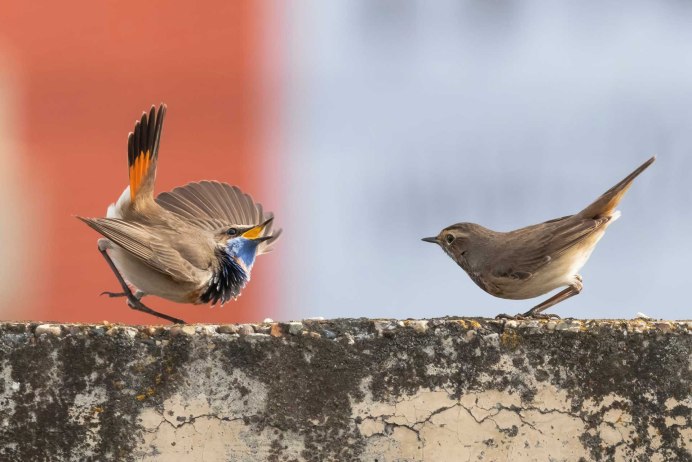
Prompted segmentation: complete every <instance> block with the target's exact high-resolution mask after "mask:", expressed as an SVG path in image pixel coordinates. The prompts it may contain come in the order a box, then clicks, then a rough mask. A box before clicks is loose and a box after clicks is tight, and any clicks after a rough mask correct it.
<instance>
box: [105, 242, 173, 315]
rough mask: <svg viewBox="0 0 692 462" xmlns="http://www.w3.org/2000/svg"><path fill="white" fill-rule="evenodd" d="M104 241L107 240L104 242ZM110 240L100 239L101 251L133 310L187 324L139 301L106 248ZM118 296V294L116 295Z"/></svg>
mask: <svg viewBox="0 0 692 462" xmlns="http://www.w3.org/2000/svg"><path fill="white" fill-rule="evenodd" d="M102 241H106V242H104V243H102ZM109 244H110V243H109V242H108V241H107V240H105V239H99V252H101V255H103V258H105V259H106V263H108V266H109V267H110V268H111V270H112V271H113V274H115V277H116V278H117V279H118V282H119V283H120V286H121V287H122V288H123V293H124V294H125V295H124V296H125V297H127V305H128V306H129V307H130V308H132V309H133V310H137V311H141V312H143V313H148V314H150V315H152V316H156V317H159V318H162V319H165V320H166V321H170V322H172V323H174V324H185V321H183V320H182V319H178V318H174V317H173V316H168V315H167V314H163V313H159V312H158V311H154V310H152V309H151V308H149V307H148V306H146V305H145V304H144V303H142V302H141V301H139V298H137V297H136V296H135V295H134V294H133V293H132V291H131V290H130V288H129V287H128V286H127V283H126V282H125V280H124V279H123V277H122V275H121V274H120V271H118V268H116V267H115V263H113V260H111V257H110V255H108V252H107V251H106V249H107V248H108V247H109ZM116 296H117V295H116Z"/></svg>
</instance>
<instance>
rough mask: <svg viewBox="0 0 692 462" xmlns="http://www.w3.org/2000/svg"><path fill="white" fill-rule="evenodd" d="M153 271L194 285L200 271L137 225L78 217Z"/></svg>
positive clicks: (114, 219)
mask: <svg viewBox="0 0 692 462" xmlns="http://www.w3.org/2000/svg"><path fill="white" fill-rule="evenodd" d="M77 218H79V219H80V220H82V221H83V222H84V223H86V224H87V225H89V226H90V227H91V228H93V229H95V230H96V231H98V232H99V233H101V234H102V235H103V236H105V237H107V238H108V239H110V240H111V241H113V242H115V243H116V244H117V245H118V246H120V247H122V248H123V249H125V250H126V251H127V252H129V253H130V254H132V255H133V256H135V257H136V258H138V259H140V260H141V261H142V262H143V263H145V264H147V265H149V266H150V267H152V268H153V269H155V270H157V271H159V272H161V273H163V274H168V275H170V276H171V277H173V278H174V279H175V280H177V281H179V282H196V281H197V279H198V278H196V277H195V276H196V273H197V272H199V271H200V269H199V268H195V267H193V265H192V264H191V263H190V262H189V261H188V260H186V259H184V258H183V257H182V256H181V255H180V253H179V252H178V251H177V250H176V249H175V248H173V247H171V246H169V245H166V244H165V243H164V242H163V241H162V240H161V239H160V238H159V237H157V235H156V234H154V233H152V232H151V231H150V230H149V229H147V228H146V227H145V226H143V225H141V224H138V223H129V222H127V221H124V220H121V219H119V218H84V217H77Z"/></svg>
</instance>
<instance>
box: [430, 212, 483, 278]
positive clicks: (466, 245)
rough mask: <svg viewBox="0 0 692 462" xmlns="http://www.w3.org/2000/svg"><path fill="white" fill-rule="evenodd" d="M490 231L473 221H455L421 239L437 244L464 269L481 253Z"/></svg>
mask: <svg viewBox="0 0 692 462" xmlns="http://www.w3.org/2000/svg"><path fill="white" fill-rule="evenodd" d="M491 232H492V231H490V230H488V229H486V228H484V227H482V226H480V225H477V224H475V223H457V224H455V225H451V226H448V227H446V228H445V229H443V230H442V231H440V233H439V234H438V235H437V236H435V237H424V238H423V239H422V240H423V241H424V242H431V243H433V244H437V245H439V246H440V247H442V250H444V251H445V253H447V255H449V256H450V257H452V259H453V260H454V261H456V262H457V263H458V264H459V265H461V266H462V267H464V269H466V266H469V264H471V265H472V264H473V263H474V262H475V260H476V259H477V257H479V254H481V253H482V251H483V246H484V245H485V243H486V242H487V237H488V235H489V233H491Z"/></svg>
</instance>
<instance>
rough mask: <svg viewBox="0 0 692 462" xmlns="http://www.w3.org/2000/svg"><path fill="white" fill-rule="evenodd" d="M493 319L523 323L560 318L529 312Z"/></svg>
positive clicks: (548, 314) (500, 315) (499, 316)
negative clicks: (532, 320)
mask: <svg viewBox="0 0 692 462" xmlns="http://www.w3.org/2000/svg"><path fill="white" fill-rule="evenodd" d="M495 319H507V320H512V321H525V320H527V319H545V320H549V319H560V316H558V315H556V314H553V313H545V314H544V313H531V312H530V311H529V312H527V313H523V314H521V313H519V314H515V315H514V316H511V315H509V314H505V313H502V314H498V315H497V316H495Z"/></svg>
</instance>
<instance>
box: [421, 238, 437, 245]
mask: <svg viewBox="0 0 692 462" xmlns="http://www.w3.org/2000/svg"><path fill="white" fill-rule="evenodd" d="M421 241H423V242H432V243H433V244H437V237H424V238H423V239H421Z"/></svg>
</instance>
